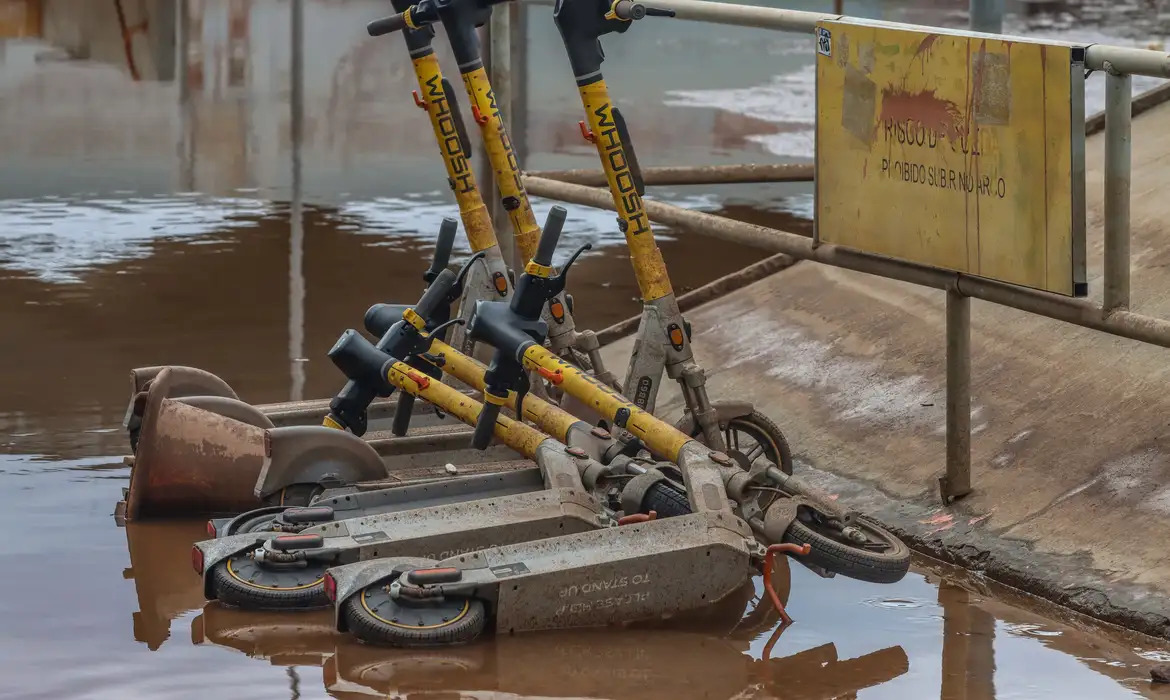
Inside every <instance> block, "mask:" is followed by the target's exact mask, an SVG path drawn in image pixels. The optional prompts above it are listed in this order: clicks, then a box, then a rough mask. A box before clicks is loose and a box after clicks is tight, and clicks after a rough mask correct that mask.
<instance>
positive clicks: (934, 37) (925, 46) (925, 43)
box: [910, 34, 938, 63]
mask: <svg viewBox="0 0 1170 700" xmlns="http://www.w3.org/2000/svg"><path fill="white" fill-rule="evenodd" d="M936 41H938V34H931V35H930V36H928V37H926V38H925V39H923V40H922V43H921V44H919V45H918V50H917V51H915V52H914V56H913V57H912V58H911V59H910V60H914V59H915V58H918V57H919V56H922V54H924V53H926V52H928V51H930V47H931V46H934V42H936ZM929 55H930V54H927V56H929ZM923 63H925V61H923Z"/></svg>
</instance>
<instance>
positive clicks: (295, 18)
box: [288, 0, 305, 401]
mask: <svg viewBox="0 0 1170 700" xmlns="http://www.w3.org/2000/svg"><path fill="white" fill-rule="evenodd" d="M290 12H291V15H292V16H291V18H290V19H291V22H290V25H291V27H290V31H291V36H290V41H289V49H290V52H291V65H290V66H289V69H290V70H289V79H290V85H289V140H290V141H291V144H290V145H291V150H292V158H291V166H292V177H291V180H292V198H291V199H292V201H291V205H290V207H289V242H288V246H289V247H288V251H289V252H288V297H289V299H288V361H289V373H290V375H291V376H290V384H291V386H290V387H289V400H290V401H300V400H301V399H303V398H304V393H305V364H304V361H303V359H302V356H303V355H304V353H305V270H304V252H305V251H304V247H305V221H304V215H305V209H304V180H303V175H304V174H303V172H302V166H303V158H302V153H301V150H302V148H303V147H304V140H305V1H304V0H292V4H291V6H290Z"/></svg>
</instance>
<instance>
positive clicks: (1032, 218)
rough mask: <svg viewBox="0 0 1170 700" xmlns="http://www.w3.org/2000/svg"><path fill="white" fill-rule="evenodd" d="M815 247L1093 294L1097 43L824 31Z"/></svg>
mask: <svg viewBox="0 0 1170 700" xmlns="http://www.w3.org/2000/svg"><path fill="white" fill-rule="evenodd" d="M816 51H817V125H816V138H817V144H816V146H817V147H816V153H817V155H816V200H817V204H816V211H817V224H816V236H817V239H818V240H819V241H821V242H825V243H835V244H838V245H842V246H847V247H850V248H855V249H858V250H863V251H867V252H870V253H876V254H879V255H886V256H889V257H894V258H900V259H902V260H907V261H910V262H915V263H920V264H923V265H930V266H933V267H939V268H944V269H949V270H955V271H959V272H966V273H970V274H973V275H978V276H981V277H988V278H991V279H996V280H1001V281H1004V282H1009V283H1012V284H1019V285H1024V286H1027V287H1033V288H1037V289H1043V290H1047V291H1050V292H1056V293H1059V294H1064V295H1069V296H1083V295H1084V294H1085V293H1086V292H1087V289H1086V284H1085V224H1084V208H1085V204H1084V172H1085V165H1084V140H1085V117H1084V53H1085V52H1084V49H1083V48H1080V47H1075V46H1066V45H1053V44H1043V43H1037V42H1030V41H1016V40H1014V38H1013V40H1012V41H1004V40H998V39H995V38H989V37H988V36H986V35H978V34H971V33H967V32H959V31H944V30H935V29H930V30H922V29H919V28H915V29H908V28H903V27H902V26H899V25H892V24H885V23H861V22H857V21H825V22H822V23H820V25H819V26H818V27H817V35H816Z"/></svg>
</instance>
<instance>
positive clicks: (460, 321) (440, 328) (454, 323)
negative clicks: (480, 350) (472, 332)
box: [427, 318, 467, 338]
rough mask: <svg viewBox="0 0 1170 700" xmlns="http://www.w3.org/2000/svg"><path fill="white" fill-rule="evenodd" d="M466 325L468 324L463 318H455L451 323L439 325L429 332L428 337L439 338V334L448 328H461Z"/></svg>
mask: <svg viewBox="0 0 1170 700" xmlns="http://www.w3.org/2000/svg"><path fill="white" fill-rule="evenodd" d="M464 323H467V321H465V320H463V319H461V318H453V319H451V320H450V321H447V322H446V323H440V324H439V325H437V326H435V328H434V329H433V330H430V331H427V335H428V336H430V337H432V338H438V337H439V334H440V333H442V332H443V331H444V330H446V329H447V328H449V327H450V326H461V325H463V324H464Z"/></svg>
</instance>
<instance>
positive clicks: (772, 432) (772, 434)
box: [728, 410, 792, 475]
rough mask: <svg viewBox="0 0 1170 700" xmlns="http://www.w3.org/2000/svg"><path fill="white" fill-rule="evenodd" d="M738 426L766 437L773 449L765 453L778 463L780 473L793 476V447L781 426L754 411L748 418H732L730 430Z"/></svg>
mask: <svg viewBox="0 0 1170 700" xmlns="http://www.w3.org/2000/svg"><path fill="white" fill-rule="evenodd" d="M737 424H738V425H740V426H741V427H744V428H746V429H747V431H748V432H752V431H753V429H754V430H755V431H756V432H758V433H759V434H761V435H764V436H766V437H767V438H768V440H770V441H771V442H772V449H771V450H769V449H768V448H767V447H765V448H764V451H765V452H766V453H769V458H770V459H772V461H773V462H775V463H776V466H778V467H780V471H782V472H784V473H785V474H789V475H791V474H792V447H791V446H789V444H788V438H786V437H784V432H783V431H782V430H780V426H778V425H776V424H775V423H774V422H773V421H772V419H771V418H769V417H767V416H765V415H764V414H763V413H760V412H759V411H754V410H753V411H752V412H751V413H749V414H748V415H746V416H742V417H738V418H732V419H731V420H730V421H728V428H729V429H733V428H735V426H736V425H737ZM757 437H758V436H757Z"/></svg>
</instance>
